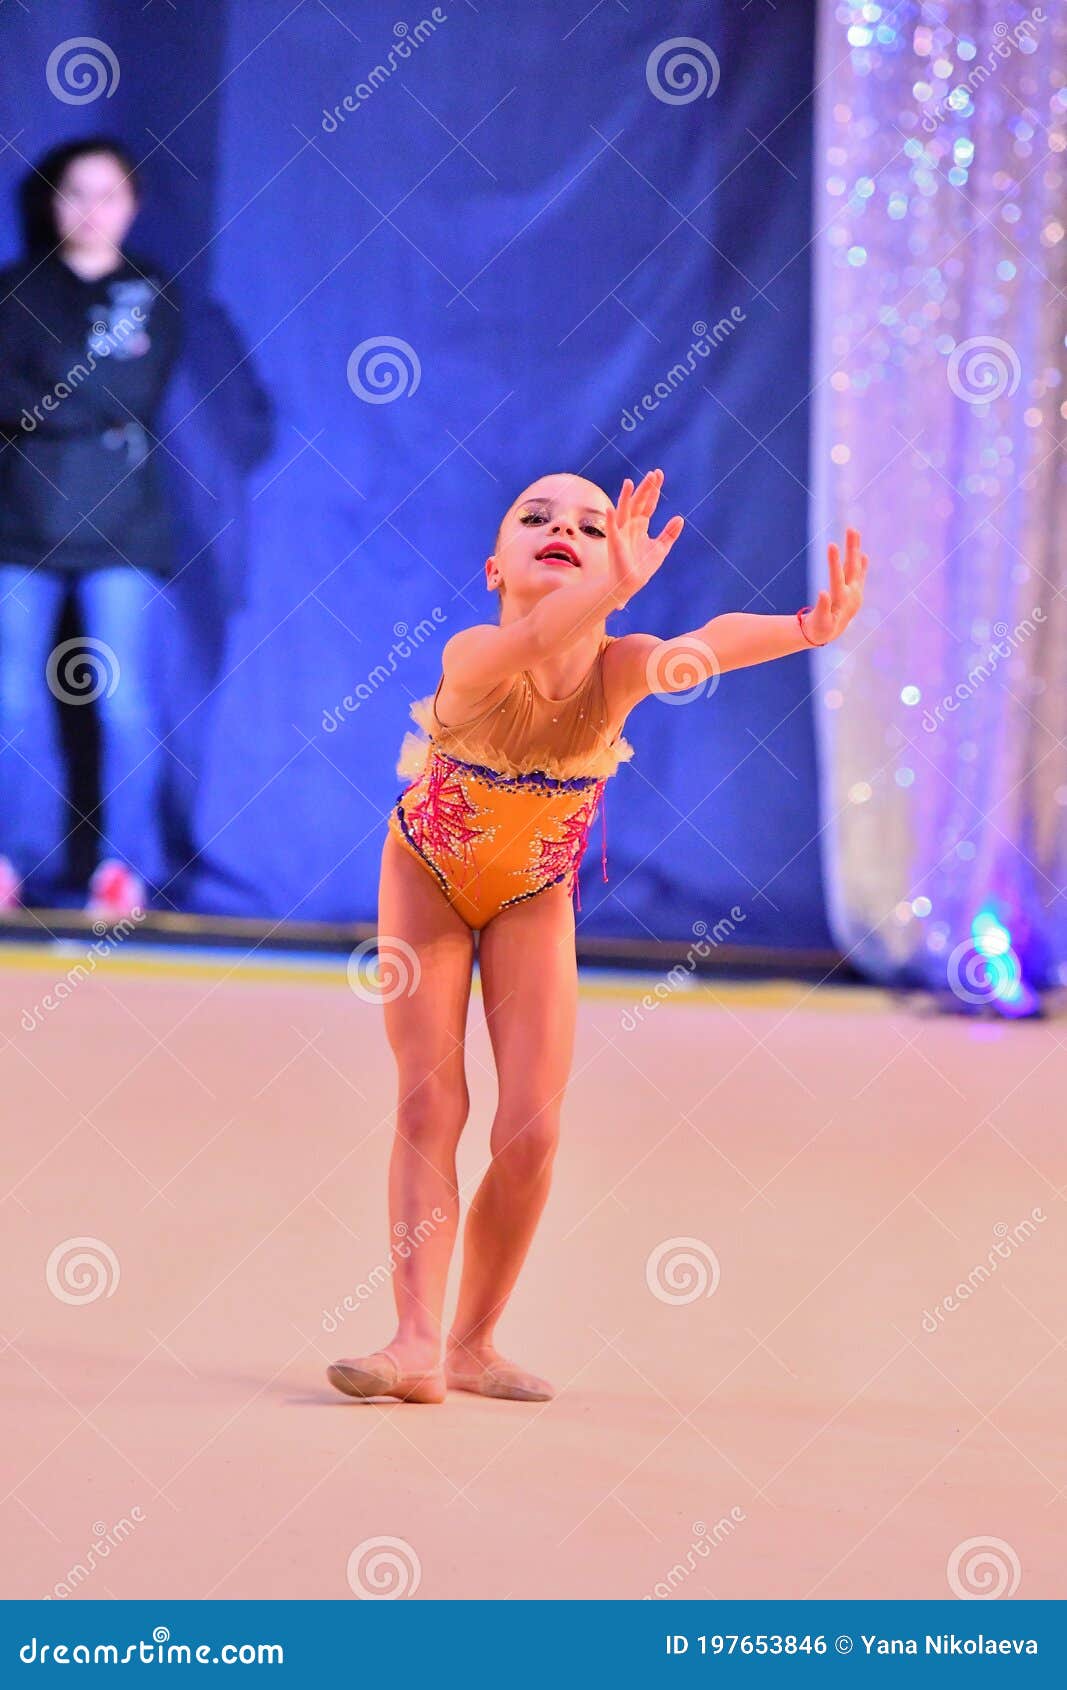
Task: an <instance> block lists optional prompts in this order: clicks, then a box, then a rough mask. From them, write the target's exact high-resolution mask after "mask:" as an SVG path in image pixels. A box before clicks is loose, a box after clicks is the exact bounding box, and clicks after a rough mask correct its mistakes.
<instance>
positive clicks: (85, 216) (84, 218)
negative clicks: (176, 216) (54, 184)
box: [53, 153, 137, 247]
mask: <svg viewBox="0 0 1067 1690" xmlns="http://www.w3.org/2000/svg"><path fill="white" fill-rule="evenodd" d="M53 214H54V217H55V223H56V233H57V234H58V236H59V239H60V241H61V242H63V243H65V244H69V245H70V246H75V247H77V246H86V247H97V246H100V245H101V243H102V242H107V243H108V244H109V245H111V246H114V247H121V245H122V243H123V241H124V240H125V238H126V233H127V231H128V229H129V227H130V224H131V223H132V222H133V220H134V217H135V216H136V215H137V196H136V194H135V193H134V191H133V188H132V187H131V185H130V183H129V181H128V180H127V178H126V173H125V171H124V170H123V168H122V166H121V164H120V163H119V161H118V159H117V158H114V157H113V156H112V155H111V153H86V154H84V155H83V157H81V158H76V159H73V160H72V161H71V163H70V164H68V166H67V168H66V170H65V171H64V172H63V177H62V180H61V181H60V184H59V186H58V188H57V189H56V193H55V199H54V201H53Z"/></svg>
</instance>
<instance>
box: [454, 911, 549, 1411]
mask: <svg viewBox="0 0 1067 1690" xmlns="http://www.w3.org/2000/svg"><path fill="white" fill-rule="evenodd" d="M479 960H480V966H481V976H482V994H483V997H484V1000H485V1012H486V1019H487V1022H488V1026H489V1034H490V1038H491V1039H492V1044H493V1055H494V1058H495V1060H496V1068H497V1077H498V1082H499V1102H498V1105H497V1112H496V1118H495V1120H494V1122H493V1131H492V1136H491V1138H490V1149H491V1151H492V1160H491V1162H490V1164H489V1168H488V1170H487V1172H486V1174H485V1177H484V1179H483V1180H482V1183H481V1185H480V1186H479V1187H478V1190H477V1192H476V1193H475V1196H474V1200H473V1202H472V1204H471V1207H470V1211H469V1213H468V1216H467V1224H466V1229H465V1232H464V1238H463V1276H462V1281H461V1284H460V1292H459V1303H458V1306H457V1308H456V1315H455V1319H454V1321H453V1323H452V1331H451V1333H450V1334H449V1339H448V1354H447V1358H446V1359H447V1377H448V1382H449V1384H450V1385H452V1386H455V1387H458V1388H460V1389H466V1390H475V1391H478V1392H479V1393H480V1394H482V1395H486V1396H507V1397H518V1398H521V1399H524V1400H527V1401H530V1400H543V1399H544V1398H546V1397H550V1396H552V1395H553V1394H554V1393H553V1389H552V1386H551V1385H549V1384H548V1383H547V1381H546V1380H544V1379H539V1378H538V1377H537V1376H536V1375H535V1374H530V1373H526V1372H525V1371H524V1370H523V1369H522V1368H519V1367H517V1366H515V1364H514V1363H512V1362H509V1361H507V1360H506V1358H505V1357H503V1356H501V1355H500V1353H499V1351H498V1350H497V1349H496V1348H495V1346H494V1343H493V1334H494V1332H495V1330H496V1324H497V1321H498V1320H499V1318H500V1315H501V1313H502V1312H503V1309H504V1305H505V1303H506V1302H507V1299H508V1297H509V1296H510V1294H511V1291H512V1288H513V1287H514V1284H515V1281H516V1280H517V1278H518V1276H519V1270H520V1268H521V1267H522V1264H523V1262H524V1261H525V1259H526V1254H527V1251H528V1250H529V1248H530V1243H531V1241H532V1239H533V1235H534V1231H535V1229H536V1227H537V1222H538V1220H539V1219H540V1216H541V1211H542V1209H543V1208H544V1206H545V1201H546V1199H547V1197H548V1191H549V1186H550V1184H551V1180H552V1167H553V1163H554V1160H555V1154H556V1147H557V1144H558V1142H559V1117H560V1109H561V1106H562V1102H563V1093H564V1090H565V1088H566V1084H567V1077H568V1075H569V1073H570V1067H571V1059H572V1056H573V1053H574V1023H575V1015H576V1009H577V995H578V991H577V965H576V962H575V954H574V912H573V908H572V905H571V900H570V897H569V895H568V894H567V892H566V891H565V890H564V888H563V887H553V888H552V889H551V890H550V891H548V892H542V893H539V894H538V896H537V897H536V898H531V899H530V900H529V901H528V902H527V903H522V904H516V905H514V906H513V908H511V909H510V910H503V911H501V913H500V915H498V916H497V917H496V918H495V920H493V921H491V922H490V923H489V924H488V926H487V927H486V928H485V929H484V931H483V933H482V937H481V942H480V948H479Z"/></svg>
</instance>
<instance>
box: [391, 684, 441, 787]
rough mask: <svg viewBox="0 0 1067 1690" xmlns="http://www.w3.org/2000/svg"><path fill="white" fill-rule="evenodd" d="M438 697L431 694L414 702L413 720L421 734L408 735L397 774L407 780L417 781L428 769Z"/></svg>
mask: <svg viewBox="0 0 1067 1690" xmlns="http://www.w3.org/2000/svg"><path fill="white" fill-rule="evenodd" d="M436 696H437V695H436V693H432V692H431V693H428V694H427V696H426V697H425V698H416V699H415V700H413V702H412V705H411V719H412V721H413V722H414V723H415V724H416V726H417V727H418V728H420V729H421V732H420V733H410V732H409V733H406V734H405V735H404V738H403V741H402V743H401V746H400V756H399V757H398V758H397V763H396V772H397V774H398V775H400V776H402V777H403V778H404V779H406V780H416V779H417V778H418V776H419V775H421V773H422V771H423V769H424V768H425V767H426V758H427V756H428V755H429V751H430V740H431V737H432V735H433V730H434V716H433V706H434V699H435V698H436Z"/></svg>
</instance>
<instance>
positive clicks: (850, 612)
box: [611, 528, 867, 709]
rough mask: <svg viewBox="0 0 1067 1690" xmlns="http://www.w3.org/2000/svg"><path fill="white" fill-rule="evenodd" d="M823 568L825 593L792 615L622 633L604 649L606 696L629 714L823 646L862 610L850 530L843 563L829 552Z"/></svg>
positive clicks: (745, 615)
mask: <svg viewBox="0 0 1067 1690" xmlns="http://www.w3.org/2000/svg"><path fill="white" fill-rule="evenodd" d="M827 562H828V567H829V586H828V587H825V588H824V589H823V590H822V592H821V593H820V594H819V596H818V598H817V599H816V601H815V604H814V605H811V606H805V608H804V610H803V611H802V612H797V613H795V614H794V615H792V616H762V615H758V614H753V613H750V612H747V611H728V612H727V613H726V614H724V615H722V616H713V617H712V619H711V621H710V622H705V624H704V626H703V627H702V628H694V629H693V630H692V632H691V633H688V634H677V635H675V636H674V637H673V638H672V639H666V640H661V639H658V638H657V636H656V635H655V634H624V635H623V636H622V638H621V639H618V640H616V641H615V644H614V646H613V647H612V648H611V660H612V669H613V671H614V673H613V679H612V692H613V694H614V695H615V697H616V698H618V699H619V700H620V702H621V703H622V704H623V706H624V708H626V709H631V708H632V707H633V705H634V704H636V703H638V702H639V700H640V699H642V698H647V697H648V696H649V695H650V694H652V693H670V692H688V691H689V689H690V688H691V687H695V686H699V685H700V684H701V682H703V681H707V680H710V679H711V678H712V677H713V676H716V675H721V674H723V673H725V671H726V670H727V669H744V668H748V667H750V666H751V665H752V664H754V663H767V662H769V661H770V659H771V658H775V657H788V656H789V655H790V654H791V653H793V652H798V651H806V650H807V649H808V647H809V646H816V645H828V644H829V643H830V641H831V640H836V639H837V638H838V636H839V635H840V634H843V633H844V631H845V629H846V628H847V627H848V625H849V623H850V622H851V621H852V618H853V617H854V616H855V615H856V613H857V611H858V610H859V608H860V606H861V604H862V603H863V587H864V582H865V581H866V579H867V557H866V555H865V554H864V553H863V552H861V550H860V536H859V532H858V530H857V529H855V528H849V529H847V530H846V532H845V558H844V562H843V563H842V560H841V553H840V551H839V550H838V547H837V546H836V545H831V546H829V547H828V549H827Z"/></svg>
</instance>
